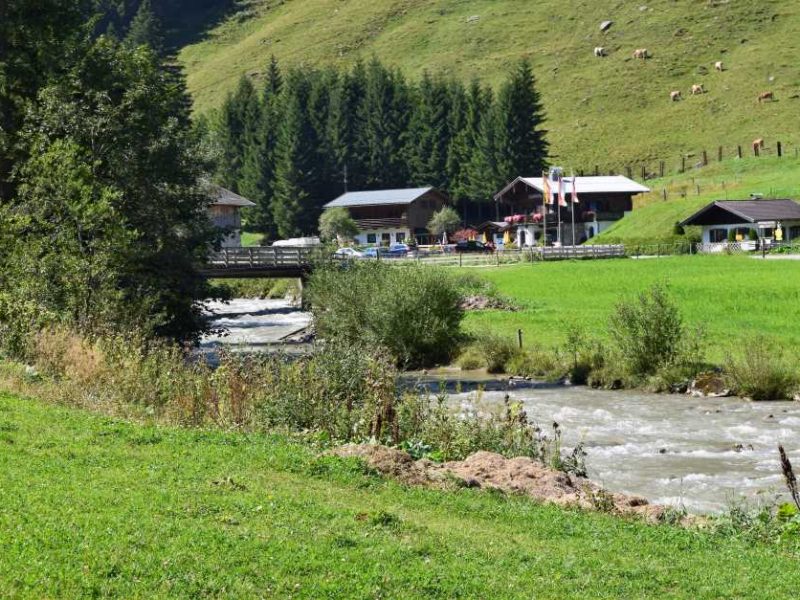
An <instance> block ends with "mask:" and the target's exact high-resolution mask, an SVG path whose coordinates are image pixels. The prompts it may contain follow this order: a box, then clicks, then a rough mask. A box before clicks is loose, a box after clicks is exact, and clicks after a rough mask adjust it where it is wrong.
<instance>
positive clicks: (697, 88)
mask: <svg viewBox="0 0 800 600" xmlns="http://www.w3.org/2000/svg"><path fill="white" fill-rule="evenodd" d="M705 93H706V91H705V90H704V89H703V84H702V83H695V84H693V85H692V96H695V95H697V94H705Z"/></svg>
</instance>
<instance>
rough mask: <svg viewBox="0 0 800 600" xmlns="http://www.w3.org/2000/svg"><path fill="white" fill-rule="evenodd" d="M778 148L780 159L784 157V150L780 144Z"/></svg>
mask: <svg viewBox="0 0 800 600" xmlns="http://www.w3.org/2000/svg"><path fill="white" fill-rule="evenodd" d="M777 147H778V158H780V157H781V156H783V149H782V148H781V143H780V142H778V144H777Z"/></svg>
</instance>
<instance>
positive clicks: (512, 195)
mask: <svg viewBox="0 0 800 600" xmlns="http://www.w3.org/2000/svg"><path fill="white" fill-rule="evenodd" d="M574 180H575V181H574V183H575V191H576V195H577V196H578V203H575V204H573V202H572V190H573V177H563V179H562V185H563V186H564V197H565V199H566V203H567V205H566V206H562V207H561V209H560V211H559V206H558V181H557V180H552V179H551V180H549V184H550V189H551V192H552V194H553V204H549V205H545V204H544V193H543V192H544V182H543V181H542V178H541V177H517V178H516V179H514V181H512V182H511V183H509V184H508V185H507V186H506V187H504V188H503V189H502V190H500V191H499V192H497V193H496V194H495V195H494V200H495V203H496V205H497V216H498V219H497V220H498V221H499V220H502V221H504V222H508V223H512V224H514V225H515V226H516V230H517V231H516V236H515V237H516V241H517V245H519V246H532V245H535V244H537V243H541V239H542V235H543V233H544V229H545V226H546V228H547V240H548V243H554V242H556V241H557V240H559V239H560V240H561V244H562V245H570V244H572V239H573V230H572V222H573V218H574V222H575V231H574V239H575V243H576V244H578V243H582V242H584V241H586V240H587V239H589V238H591V237H593V236H595V235H597V234H598V233H600V232H602V231H605V230H606V229H608V228H609V227H610V226H611V225H613V224H614V223H616V222H617V221H619V220H620V219H622V218H623V217H624V216H625V215H626V214H627V213H629V212H630V211H631V210H633V197H634V196H636V195H637V194H642V193H646V192H649V191H650V189H649V188H647V187H645V186H643V185H641V184H638V183H636V182H635V181H633V180H631V179H628V178H627V177H623V176H621V175H610V176H601V177H574ZM573 213H574V214H573ZM559 215H560V216H559Z"/></svg>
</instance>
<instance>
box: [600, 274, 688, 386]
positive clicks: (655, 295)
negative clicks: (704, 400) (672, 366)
mask: <svg viewBox="0 0 800 600" xmlns="http://www.w3.org/2000/svg"><path fill="white" fill-rule="evenodd" d="M609 332H610V334H611V338H612V340H613V341H614V343H615V345H616V349H617V351H618V352H619V355H620V358H621V360H622V361H623V364H624V367H625V369H626V370H627V371H628V372H629V373H630V374H631V375H634V376H643V375H652V374H654V373H656V371H658V369H659V368H660V367H662V366H663V365H666V364H669V363H671V362H673V361H674V360H675V359H676V358H677V357H678V355H679V353H680V349H681V338H682V336H683V335H684V327H683V321H682V319H681V316H680V313H679V312H678V308H677V306H676V305H675V304H674V303H673V302H672V301H671V300H670V298H669V296H668V295H667V292H666V290H665V288H664V287H663V286H661V285H654V286H653V287H652V288H650V290H649V291H647V292H643V293H641V294H639V296H638V297H637V298H636V299H635V300H633V301H621V302H619V303H618V304H617V306H616V308H615V310H614V312H613V313H612V315H611V319H610V326H609Z"/></svg>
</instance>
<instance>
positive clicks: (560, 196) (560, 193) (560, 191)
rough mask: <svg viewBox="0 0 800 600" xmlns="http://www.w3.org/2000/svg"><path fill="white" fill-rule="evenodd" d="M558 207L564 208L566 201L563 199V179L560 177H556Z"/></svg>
mask: <svg viewBox="0 0 800 600" xmlns="http://www.w3.org/2000/svg"><path fill="white" fill-rule="evenodd" d="M558 205H559V206H566V205H567V201H566V199H565V198H564V178H563V177H561V176H560V175H559V176H558Z"/></svg>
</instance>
